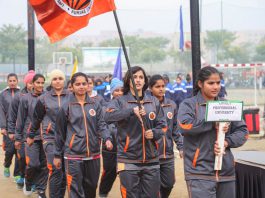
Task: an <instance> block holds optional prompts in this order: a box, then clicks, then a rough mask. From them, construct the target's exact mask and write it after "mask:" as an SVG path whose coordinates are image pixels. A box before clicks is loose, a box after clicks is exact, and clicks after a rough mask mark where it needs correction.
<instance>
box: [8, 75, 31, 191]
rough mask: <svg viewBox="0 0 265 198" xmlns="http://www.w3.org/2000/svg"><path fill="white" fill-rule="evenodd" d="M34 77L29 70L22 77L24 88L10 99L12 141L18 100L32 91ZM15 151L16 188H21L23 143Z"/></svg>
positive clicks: (23, 172)
mask: <svg viewBox="0 0 265 198" xmlns="http://www.w3.org/2000/svg"><path fill="white" fill-rule="evenodd" d="M34 75H35V72H34V71H33V70H30V71H29V72H28V73H27V74H26V75H25V77H24V79H23V82H24V84H25V87H24V88H23V89H22V90H21V91H20V92H18V93H17V94H16V95H15V96H14V98H13V99H12V101H11V103H10V106H9V108H8V120H7V125H8V134H9V138H10V139H11V140H12V141H14V140H15V130H16V122H17V113H18V107H19V103H20V99H21V98H22V97H23V96H24V95H26V94H27V93H29V92H31V91H32V79H33V77H34ZM15 148H16V149H17V157H18V165H19V169H20V172H21V178H19V179H18V180H17V186H18V188H21V187H23V185H24V178H25V168H26V160H25V145H24V143H23V144H22V145H21V147H20V149H19V148H17V147H16V144H15Z"/></svg>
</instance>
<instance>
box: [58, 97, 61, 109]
mask: <svg viewBox="0 0 265 198" xmlns="http://www.w3.org/2000/svg"><path fill="white" fill-rule="evenodd" d="M57 96H58V105H59V107H61V96H60V95H57Z"/></svg>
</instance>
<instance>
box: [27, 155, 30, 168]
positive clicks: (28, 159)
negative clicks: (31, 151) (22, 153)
mask: <svg viewBox="0 0 265 198" xmlns="http://www.w3.org/2000/svg"><path fill="white" fill-rule="evenodd" d="M29 162H30V158H29V156H26V164H27V166H28V165H29Z"/></svg>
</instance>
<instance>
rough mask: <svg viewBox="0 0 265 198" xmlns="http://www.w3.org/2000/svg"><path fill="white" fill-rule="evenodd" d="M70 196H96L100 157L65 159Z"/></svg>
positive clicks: (86, 197)
mask: <svg viewBox="0 0 265 198" xmlns="http://www.w3.org/2000/svg"><path fill="white" fill-rule="evenodd" d="M65 171H66V179H67V189H68V194H69V198H95V197H96V190H97V184H98V179H99V172H100V159H93V160H82V159H80V160H76V159H74V160H71V159H65Z"/></svg>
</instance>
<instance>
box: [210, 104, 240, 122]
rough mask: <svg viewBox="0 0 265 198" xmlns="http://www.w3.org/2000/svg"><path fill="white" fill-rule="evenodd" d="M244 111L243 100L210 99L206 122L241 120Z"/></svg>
mask: <svg viewBox="0 0 265 198" xmlns="http://www.w3.org/2000/svg"><path fill="white" fill-rule="evenodd" d="M242 113H243V102H242V101H231V100H226V101H209V102H207V107H206V114H205V120H206V122H231V121H241V120H242Z"/></svg>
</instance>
